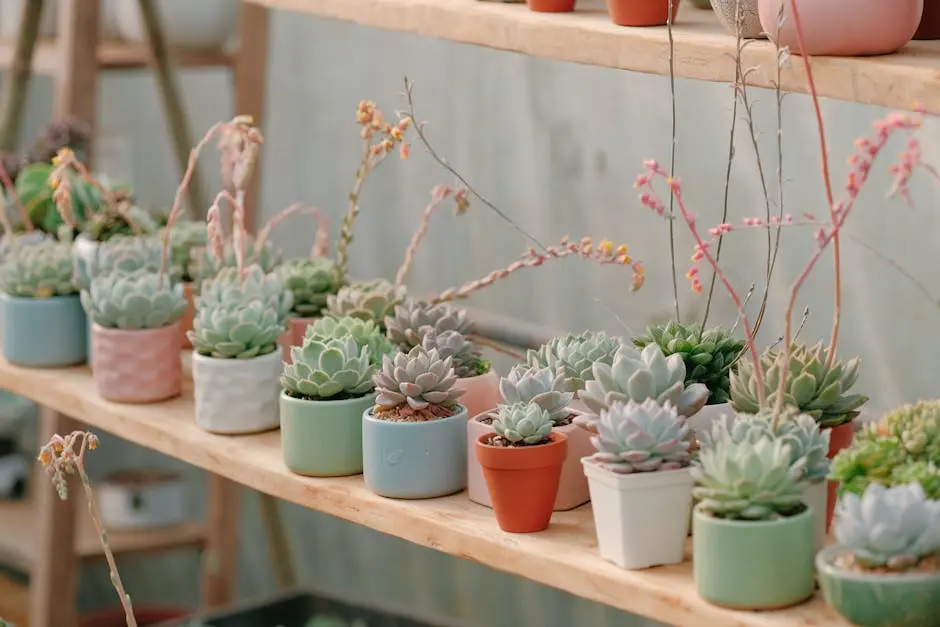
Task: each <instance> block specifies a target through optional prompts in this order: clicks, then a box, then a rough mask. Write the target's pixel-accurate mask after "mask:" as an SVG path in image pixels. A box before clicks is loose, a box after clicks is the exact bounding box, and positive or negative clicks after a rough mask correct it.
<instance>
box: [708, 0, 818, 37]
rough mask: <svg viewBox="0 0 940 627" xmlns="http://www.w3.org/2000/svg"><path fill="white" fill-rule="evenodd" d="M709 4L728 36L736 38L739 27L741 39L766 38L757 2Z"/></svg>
mask: <svg viewBox="0 0 940 627" xmlns="http://www.w3.org/2000/svg"><path fill="white" fill-rule="evenodd" d="M711 4H712V8H713V9H714V10H715V17H717V18H718V21H719V22H720V23H721V25H722V27H724V29H725V32H727V33H728V34H729V35H731V36H733V37H737V36H738V28H739V27H740V30H741V37H743V38H744V39H764V38H765V37H766V35H764V27H763V26H761V23H760V14H759V12H758V11H757V0H711ZM738 12H740V14H739V13H738ZM739 15H740V18H741V19H740V21H739V20H738V16H739ZM801 17H802V15H801Z"/></svg>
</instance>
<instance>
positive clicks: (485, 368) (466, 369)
mask: <svg viewBox="0 0 940 627" xmlns="http://www.w3.org/2000/svg"><path fill="white" fill-rule="evenodd" d="M421 346H423V347H424V349H425V350H428V351H430V350H432V349H435V350H437V352H438V354H439V355H440V356H441V359H446V358H447V357H450V358H451V360H452V363H453V366H454V373H455V374H456V375H457V378H458V379H465V378H467V377H475V376H478V375H481V374H486V373H487V372H489V371H490V362H488V361H486V360H485V359H483V357H482V350H481V348H480V346H479V345H477V344H475V343H474V342H471V341H470V340H468V339H467V338H466V337H464V336H463V334H462V333H460V332H459V331H440V332H439V331H435V330H433V329H429V330H428V331H427V332H426V333H425V334H424V339H423V340H422V341H421Z"/></svg>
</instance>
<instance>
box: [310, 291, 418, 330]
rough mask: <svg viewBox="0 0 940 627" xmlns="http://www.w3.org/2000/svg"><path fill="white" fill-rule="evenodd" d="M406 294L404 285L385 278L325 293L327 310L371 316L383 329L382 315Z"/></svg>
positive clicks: (360, 316)
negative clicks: (326, 294) (328, 293)
mask: <svg viewBox="0 0 940 627" xmlns="http://www.w3.org/2000/svg"><path fill="white" fill-rule="evenodd" d="M405 294H406V290H405V288H404V286H400V285H393V284H391V283H389V282H388V281H386V280H384V279H375V280H372V281H357V282H355V283H352V284H351V285H347V286H345V287H341V288H340V289H339V291H338V292H337V293H336V294H330V295H329V296H327V306H326V311H327V313H328V314H329V315H331V316H334V317H336V318H342V317H343V316H352V317H354V318H362V319H363V320H374V321H375V323H376V324H378V325H379V326H380V327H381V328H382V329H383V330H384V329H385V326H384V325H385V319H386V318H387V317H388V316H390V315H392V314H393V313H394V311H395V307H396V306H397V305H400V304H401V303H402V302H404V300H405Z"/></svg>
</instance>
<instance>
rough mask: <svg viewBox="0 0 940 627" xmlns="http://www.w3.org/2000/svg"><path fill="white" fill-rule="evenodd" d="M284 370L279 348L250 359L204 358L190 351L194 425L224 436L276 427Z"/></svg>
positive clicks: (278, 417)
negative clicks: (194, 409)
mask: <svg viewBox="0 0 940 627" xmlns="http://www.w3.org/2000/svg"><path fill="white" fill-rule="evenodd" d="M283 370H284V365H283V364H282V363H281V354H280V353H279V352H278V351H274V352H272V353H268V354H267V355H261V356H260V357H253V358H251V359H221V358H215V357H206V356H204V355H200V354H199V353H197V352H196V351H193V399H194V400H195V405H196V411H195V414H196V416H195V417H196V425H197V426H198V427H200V428H202V429H205V430H206V431H210V432H212V433H221V434H226V435H234V434H241V433H258V432H261V431H270V430H271V429H277V428H278V426H279V425H280V412H279V406H278V399H279V398H280V396H281V373H282V372H283Z"/></svg>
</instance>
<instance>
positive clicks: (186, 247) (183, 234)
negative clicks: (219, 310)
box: [170, 220, 209, 283]
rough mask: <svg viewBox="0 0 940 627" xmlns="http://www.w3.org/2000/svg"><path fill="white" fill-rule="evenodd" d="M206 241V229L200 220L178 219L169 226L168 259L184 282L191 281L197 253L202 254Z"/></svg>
mask: <svg viewBox="0 0 940 627" xmlns="http://www.w3.org/2000/svg"><path fill="white" fill-rule="evenodd" d="M208 243H209V234H208V229H207V226H206V223H205V222H203V221H201V220H200V221H196V220H179V221H177V222H176V223H175V224H173V226H172V227H171V228H170V261H171V263H172V264H173V267H175V268H177V269H178V273H179V276H180V280H181V281H183V282H184V283H191V282H193V280H194V278H193V276H194V275H195V274H196V270H195V269H194V266H195V265H196V263H198V261H197V260H198V255H201V254H204V252H205V248H206V246H207V245H208Z"/></svg>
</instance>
